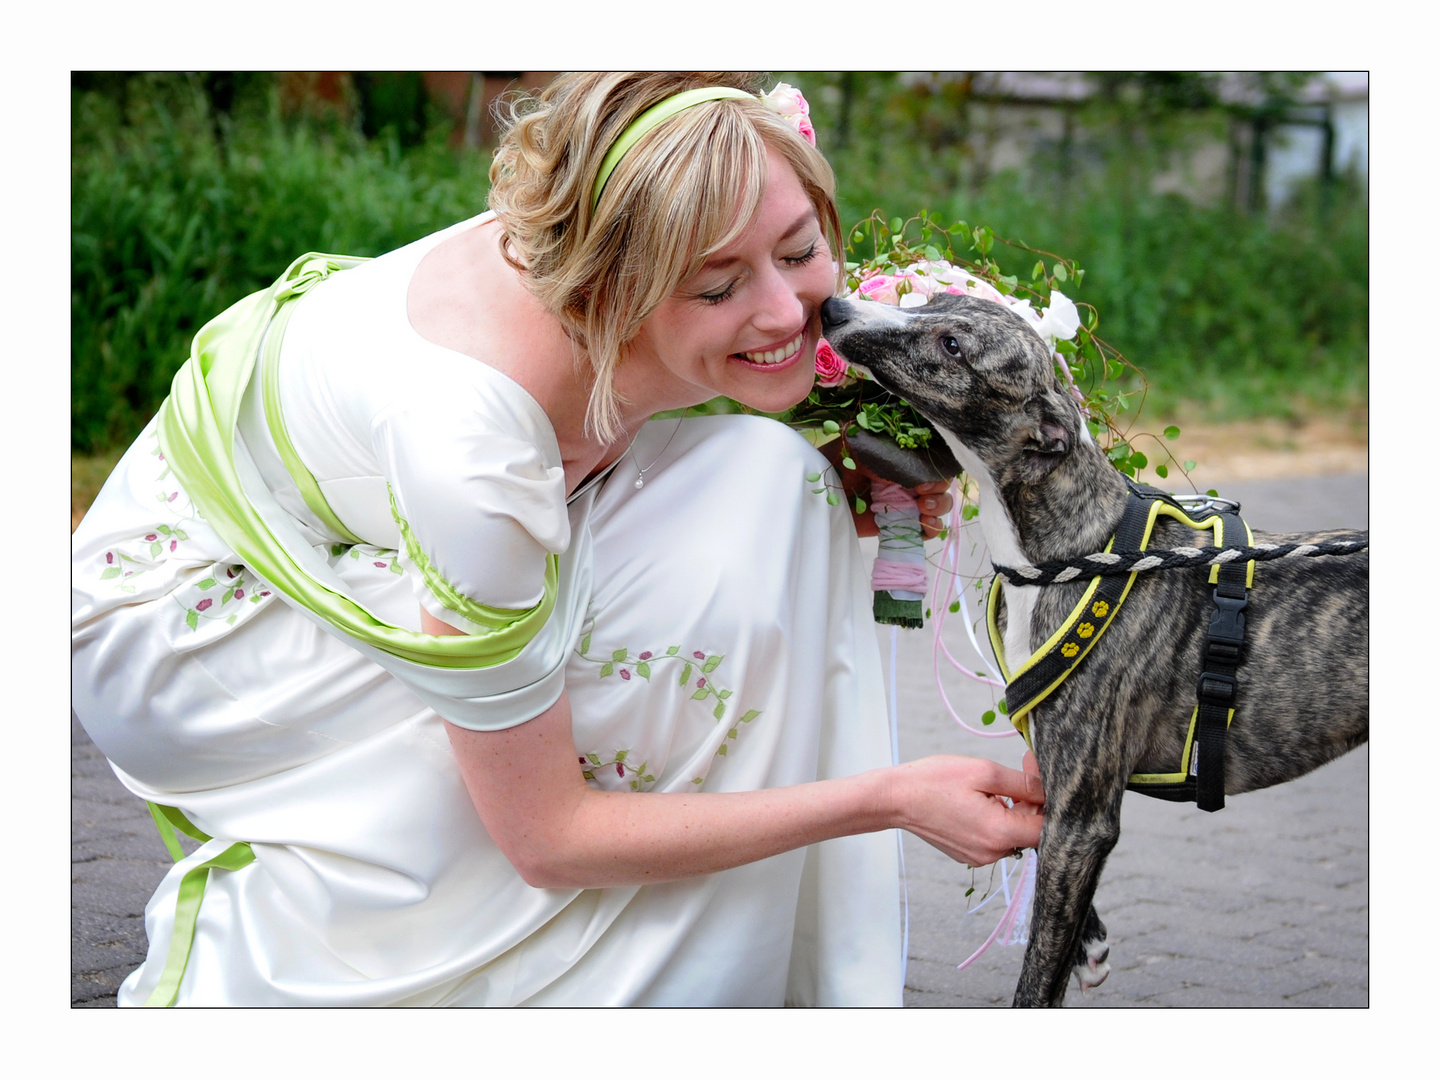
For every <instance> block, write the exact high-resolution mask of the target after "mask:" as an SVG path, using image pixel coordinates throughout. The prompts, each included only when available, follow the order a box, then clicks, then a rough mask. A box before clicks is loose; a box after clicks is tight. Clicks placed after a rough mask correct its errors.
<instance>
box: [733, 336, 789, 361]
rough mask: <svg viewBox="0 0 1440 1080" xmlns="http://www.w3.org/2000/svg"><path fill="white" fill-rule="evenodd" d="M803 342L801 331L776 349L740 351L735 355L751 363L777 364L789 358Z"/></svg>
mask: <svg viewBox="0 0 1440 1080" xmlns="http://www.w3.org/2000/svg"><path fill="white" fill-rule="evenodd" d="M804 343H805V333H804V331H801V332H800V333H798V334H796V335H795V337H794V339H793V340H792V341H790V342H789V343H787V344H785V345H782V346H780V348H778V349H771V350H770V351H769V352H742V353H739V354H737V355H739V356H741V357H743V358H744V359H746V360H749V361H750V362H751V363H752V364H778V363H780V361H782V360H789V359H790V358H791V357H792V356H794V355H795V354H796V353H797V352H799V351H800V346H801V345H803V344H804Z"/></svg>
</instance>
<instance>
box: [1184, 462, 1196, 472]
mask: <svg viewBox="0 0 1440 1080" xmlns="http://www.w3.org/2000/svg"><path fill="white" fill-rule="evenodd" d="M1193 468H1195V462H1193V461H1187V462H1185V471H1186V472H1189V471H1190V470H1191V469H1193Z"/></svg>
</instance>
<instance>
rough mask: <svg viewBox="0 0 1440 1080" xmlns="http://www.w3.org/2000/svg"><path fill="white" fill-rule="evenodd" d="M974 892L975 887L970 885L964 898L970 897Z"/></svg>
mask: <svg viewBox="0 0 1440 1080" xmlns="http://www.w3.org/2000/svg"><path fill="white" fill-rule="evenodd" d="M974 891H975V886H974V885H971V886H970V887H969V888H968V889H966V890H965V895H966V896H969V895H970V894H971V893H973V892H974Z"/></svg>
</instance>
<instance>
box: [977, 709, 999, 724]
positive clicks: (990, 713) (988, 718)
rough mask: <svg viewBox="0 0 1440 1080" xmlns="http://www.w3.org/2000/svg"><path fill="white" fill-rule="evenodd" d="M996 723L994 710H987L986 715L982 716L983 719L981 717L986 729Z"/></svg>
mask: <svg viewBox="0 0 1440 1080" xmlns="http://www.w3.org/2000/svg"><path fill="white" fill-rule="evenodd" d="M994 722H995V712H994V710H993V709H987V710H985V715H984V716H982V717H980V723H982V724H984V725H985V726H986V727H989V726H990V725H991V724H993V723H994Z"/></svg>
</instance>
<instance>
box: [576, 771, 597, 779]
mask: <svg viewBox="0 0 1440 1080" xmlns="http://www.w3.org/2000/svg"><path fill="white" fill-rule="evenodd" d="M580 775H581V776H583V777H585V779H586V780H594V779H595V774H594V773H593V772H591V771H590V770H589V769H582V770H580Z"/></svg>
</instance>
